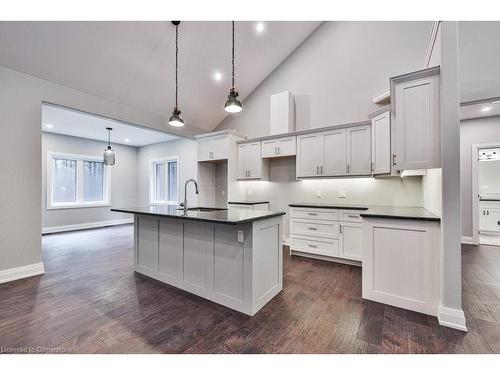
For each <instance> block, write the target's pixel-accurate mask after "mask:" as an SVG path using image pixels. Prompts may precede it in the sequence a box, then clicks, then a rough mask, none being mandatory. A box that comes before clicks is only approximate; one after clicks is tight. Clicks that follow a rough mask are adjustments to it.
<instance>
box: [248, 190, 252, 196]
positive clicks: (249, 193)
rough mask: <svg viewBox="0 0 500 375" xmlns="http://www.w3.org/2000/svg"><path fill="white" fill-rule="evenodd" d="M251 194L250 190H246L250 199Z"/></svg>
mask: <svg viewBox="0 0 500 375" xmlns="http://www.w3.org/2000/svg"><path fill="white" fill-rule="evenodd" d="M252 194H253V192H252V189H248V190H247V195H248V196H249V197H251V196H252Z"/></svg>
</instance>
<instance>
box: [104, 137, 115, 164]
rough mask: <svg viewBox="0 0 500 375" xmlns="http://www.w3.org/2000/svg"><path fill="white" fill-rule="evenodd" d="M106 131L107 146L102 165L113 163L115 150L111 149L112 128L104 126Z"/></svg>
mask: <svg viewBox="0 0 500 375" xmlns="http://www.w3.org/2000/svg"><path fill="white" fill-rule="evenodd" d="M106 130H107V131H108V147H107V148H106V149H105V150H104V156H103V159H104V165H115V152H114V151H113V150H112V149H111V130H113V128H106Z"/></svg>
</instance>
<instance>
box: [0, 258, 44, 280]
mask: <svg viewBox="0 0 500 375" xmlns="http://www.w3.org/2000/svg"><path fill="white" fill-rule="evenodd" d="M44 273H45V268H44V267H43V263H42V262H40V263H33V264H28V265H27V266H21V267H15V268H8V269H6V270H1V271H0V284H2V283H7V282H9V281H14V280H19V279H24V278H26V277H31V276H36V275H41V274H44Z"/></svg>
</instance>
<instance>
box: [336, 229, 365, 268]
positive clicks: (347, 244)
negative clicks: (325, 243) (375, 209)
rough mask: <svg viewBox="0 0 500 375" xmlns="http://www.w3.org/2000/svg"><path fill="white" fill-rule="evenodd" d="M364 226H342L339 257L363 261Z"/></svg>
mask: <svg viewBox="0 0 500 375" xmlns="http://www.w3.org/2000/svg"><path fill="white" fill-rule="evenodd" d="M361 228H362V224H355V223H345V222H342V223H341V224H340V245H339V257H341V258H345V259H350V260H358V261H361V259H362V254H363V249H362V243H361V242H362V234H361V233H362V229H361Z"/></svg>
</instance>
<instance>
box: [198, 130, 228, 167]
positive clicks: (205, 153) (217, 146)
mask: <svg viewBox="0 0 500 375" xmlns="http://www.w3.org/2000/svg"><path fill="white" fill-rule="evenodd" d="M228 149H229V143H228V136H227V135H219V136H214V137H207V138H203V139H200V140H198V161H212V160H225V159H227V158H228Z"/></svg>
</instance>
